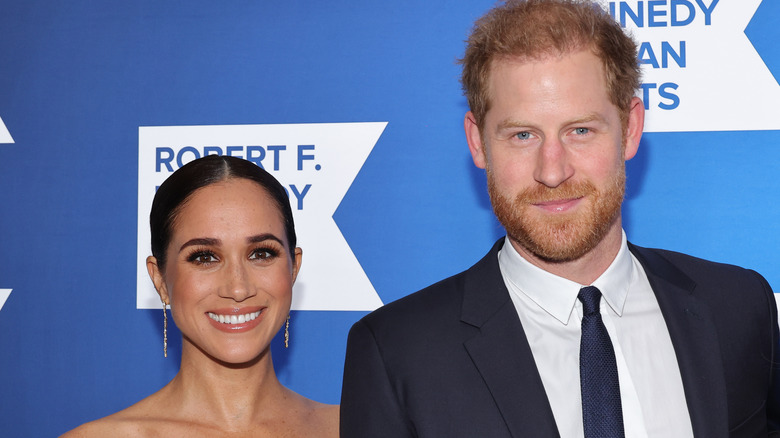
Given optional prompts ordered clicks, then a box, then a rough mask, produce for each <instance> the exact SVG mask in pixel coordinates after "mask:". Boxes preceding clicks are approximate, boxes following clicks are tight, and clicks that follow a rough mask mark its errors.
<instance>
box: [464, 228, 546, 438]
mask: <svg viewBox="0 0 780 438" xmlns="http://www.w3.org/2000/svg"><path fill="white" fill-rule="evenodd" d="M503 242H504V239H501V240H499V241H498V242H497V243H496V245H494V246H493V249H492V250H491V251H490V252H489V253H488V255H487V256H485V258H483V259H482V260H481V261H480V262H479V263H477V264H476V265H474V267H472V268H471V269H470V270H469V272H468V276H467V277H466V279H465V284H464V294H463V296H464V298H463V312H462V318H461V320H462V321H463V322H464V323H466V324H469V325H471V326H474V327H477V328H478V329H479V334H478V335H477V336H475V337H473V338H471V339H468V340H466V342H464V346H465V347H466V350H467V351H468V353H469V355H470V357H471V359H472V361H473V362H474V365H475V366H476V367H477V369H478V370H479V373H480V375H481V376H482V378H483V379H484V381H485V384H486V385H487V387H488V389H489V390H490V393H491V394H492V396H493V399H494V400H495V402H496V405H497V406H498V409H499V411H501V415H502V417H503V418H504V421H505V422H506V425H507V427H508V428H509V431H510V433H511V435H512V436H514V437H525V436H544V437H557V436H559V434H558V429H557V427H556V425H555V418H554V417H553V414H552V409H551V408H550V403H549V401H548V400H547V394H546V393H545V391H544V385H543V384H542V380H541V377H540V376H539V372H538V371H537V369H536V363H535V362H534V359H533V354H532V353H531V348H530V346H529V345H528V341H527V339H526V337H525V332H524V331H523V327H522V324H521V323H520V319H519V318H518V316H517V311H516V310H515V308H514V305H513V304H512V300H511V298H510V297H509V291H507V289H506V286H505V285H504V281H503V278H502V276H501V272H500V270H499V267H498V251H499V250H500V249H501V246H502V245H503Z"/></svg>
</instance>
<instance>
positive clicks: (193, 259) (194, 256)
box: [187, 248, 218, 265]
mask: <svg viewBox="0 0 780 438" xmlns="http://www.w3.org/2000/svg"><path fill="white" fill-rule="evenodd" d="M201 257H211V258H213V259H215V260H218V259H217V255H216V254H214V252H213V251H210V250H208V249H201V248H196V249H194V250H193V251H192V253H190V255H189V256H187V261H188V262H190V263H195V264H196V265H207V264H210V263H213V262H214V261H213V260H209V261H201V260H198V259H200V258H201Z"/></svg>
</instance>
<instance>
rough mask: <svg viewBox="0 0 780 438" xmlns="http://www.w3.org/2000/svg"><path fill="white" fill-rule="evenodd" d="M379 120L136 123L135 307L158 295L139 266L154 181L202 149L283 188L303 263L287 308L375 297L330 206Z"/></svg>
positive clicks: (147, 305)
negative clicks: (233, 159) (245, 165)
mask: <svg viewBox="0 0 780 438" xmlns="http://www.w3.org/2000/svg"><path fill="white" fill-rule="evenodd" d="M386 125H387V122H372V123H311V124H285V125H213V126H209V125H201V126H142V127H140V128H139V130H138V269H137V270H138V274H137V275H138V277H137V278H138V283H137V287H138V289H137V290H138V292H137V301H136V305H137V307H138V308H139V309H156V308H157V307H158V306H160V299H159V297H158V296H157V294H156V293H155V291H154V288H153V287H152V284H151V281H149V278H148V275H147V272H146V263H145V259H146V256H147V255H149V253H150V249H149V246H150V245H149V240H150V232H149V210H150V207H151V205H152V198H153V197H154V194H155V188H156V186H159V185H160V184H162V182H163V181H164V180H165V179H166V178H167V177H168V176H170V175H171V173H173V171H175V170H176V169H178V168H179V167H180V166H182V165H183V164H185V163H187V162H189V161H192V160H193V159H194V158H197V157H201V156H204V155H207V154H218V155H232V156H237V157H241V158H245V159H249V160H251V161H254V162H255V163H257V164H261V165H262V166H263V168H265V169H266V170H267V171H269V172H270V173H271V174H273V175H274V176H275V177H276V178H278V179H279V181H280V182H281V183H282V185H284V186H285V188H286V189H287V191H288V193H289V195H290V203H291V204H292V208H293V215H294V217H295V230H296V232H297V235H298V243H299V246H300V247H301V248H303V267H302V268H301V272H300V275H298V280H297V281H296V283H295V287H294V290H293V300H292V309H293V310H342V311H346V310H374V309H376V308H377V307H379V306H381V305H382V301H381V300H380V298H379V295H377V293H376V291H375V290H374V287H373V286H372V285H371V282H370V281H369V279H368V277H367V276H366V274H365V272H364V271H363V268H362V267H361V266H360V263H358V260H357V258H355V255H354V254H353V252H352V250H351V249H350V247H349V245H348V244H347V242H346V240H345V239H344V236H343V235H342V234H341V230H339V228H338V226H337V225H336V222H335V221H334V220H333V214H334V212H335V211H336V209H337V208H338V206H339V204H340V203H341V199H342V198H343V197H344V195H345V194H346V193H347V190H349V187H350V185H352V181H353V180H354V179H355V176H357V174H358V172H359V171H360V168H361V167H362V166H363V163H364V162H365V161H366V159H367V158H368V155H369V154H370V153H371V150H372V149H373V147H374V145H375V144H376V142H377V140H379V136H380V135H382V132H383V131H384V129H385V126H386Z"/></svg>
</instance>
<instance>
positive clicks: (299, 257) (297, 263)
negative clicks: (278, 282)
mask: <svg viewBox="0 0 780 438" xmlns="http://www.w3.org/2000/svg"><path fill="white" fill-rule="evenodd" d="M292 262H293V266H292V271H293V273H292V274H293V283H295V279H296V278H298V271H300V270H301V263H302V262H303V250H302V249H300V248H295V254H293V259H292Z"/></svg>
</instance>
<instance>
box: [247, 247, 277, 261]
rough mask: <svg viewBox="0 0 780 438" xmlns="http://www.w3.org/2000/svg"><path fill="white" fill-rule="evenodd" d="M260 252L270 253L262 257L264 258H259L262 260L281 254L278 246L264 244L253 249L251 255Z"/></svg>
mask: <svg viewBox="0 0 780 438" xmlns="http://www.w3.org/2000/svg"><path fill="white" fill-rule="evenodd" d="M258 253H268V256H267V257H262V258H261V257H258V259H260V260H269V259H275V258H276V257H278V256H279V250H277V249H276V248H272V247H271V246H265V245H264V246H259V247H257V248H255V249H253V250H252V252H251V253H250V257H251V256H253V255H255V254H258Z"/></svg>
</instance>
